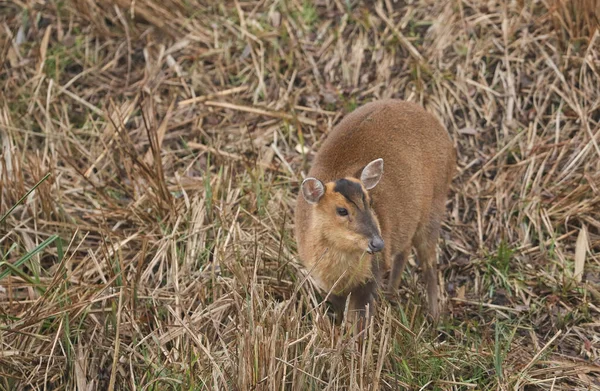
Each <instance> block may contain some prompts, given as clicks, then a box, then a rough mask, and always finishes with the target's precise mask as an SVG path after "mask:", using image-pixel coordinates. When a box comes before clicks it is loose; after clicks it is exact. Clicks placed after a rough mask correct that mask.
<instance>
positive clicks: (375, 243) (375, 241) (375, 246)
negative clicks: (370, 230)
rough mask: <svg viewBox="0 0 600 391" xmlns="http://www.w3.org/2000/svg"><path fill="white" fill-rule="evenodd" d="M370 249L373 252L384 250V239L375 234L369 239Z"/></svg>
mask: <svg viewBox="0 0 600 391" xmlns="http://www.w3.org/2000/svg"><path fill="white" fill-rule="evenodd" d="M369 250H371V252H372V253H376V252H379V251H381V250H383V239H381V237H379V236H374V237H373V238H372V239H371V240H369Z"/></svg>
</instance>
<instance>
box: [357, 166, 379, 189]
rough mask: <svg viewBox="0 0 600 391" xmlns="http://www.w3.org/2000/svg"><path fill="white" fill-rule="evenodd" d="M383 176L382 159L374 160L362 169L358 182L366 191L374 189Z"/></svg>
mask: <svg viewBox="0 0 600 391" xmlns="http://www.w3.org/2000/svg"><path fill="white" fill-rule="evenodd" d="M382 175H383V159H381V158H380V159H375V160H373V161H372V162H371V163H369V164H367V165H366V166H365V168H363V171H362V174H360V181H361V182H362V183H363V185H364V186H365V188H366V189H367V190H371V189H372V188H374V187H375V186H376V185H377V184H378V183H379V180H380V179H381V176H382Z"/></svg>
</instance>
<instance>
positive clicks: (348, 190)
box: [333, 179, 366, 209]
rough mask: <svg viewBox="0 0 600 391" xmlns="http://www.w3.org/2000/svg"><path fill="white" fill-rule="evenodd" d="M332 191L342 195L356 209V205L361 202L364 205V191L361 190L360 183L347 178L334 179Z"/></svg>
mask: <svg viewBox="0 0 600 391" xmlns="http://www.w3.org/2000/svg"><path fill="white" fill-rule="evenodd" d="M333 191H335V192H338V193H340V194H341V195H343V196H344V197H345V198H346V199H347V200H348V201H350V202H351V203H353V204H354V206H356V207H357V208H358V209H360V208H359V207H358V205H359V204H360V203H361V202H360V201H362V204H363V205H365V206H366V203H365V199H366V198H365V193H364V192H363V189H362V186H361V185H360V183H356V182H353V181H349V180H348V179H338V180H337V181H335V186H334V188H333Z"/></svg>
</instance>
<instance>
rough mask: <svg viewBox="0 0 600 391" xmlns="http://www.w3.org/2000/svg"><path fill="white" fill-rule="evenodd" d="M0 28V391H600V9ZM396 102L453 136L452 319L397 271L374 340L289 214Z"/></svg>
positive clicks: (31, 23) (100, 15) (313, 5)
mask: <svg viewBox="0 0 600 391" xmlns="http://www.w3.org/2000/svg"><path fill="white" fill-rule="evenodd" d="M0 9H1V10H2V11H1V13H0V31H1V33H0V137H1V138H0V144H1V148H2V157H1V158H0V216H3V217H0V218H1V219H2V221H0V257H1V259H0V388H1V389H4V390H24V389H27V390H29V389H31V390H51V389H52V390H63V389H64V390H70V389H79V390H113V389H140V390H169V389H175V390H196V389H235V390H253V389H263V390H275V389H282V390H283V389H294V390H295V389H352V390H355V389H365V390H366V389H369V390H371V389H372V390H375V389H411V390H418V389H438V390H470V389H474V390H475V389H477V390H483V389H485V390H508V389H518V390H521V389H523V390H537V389H541V390H590V389H595V390H598V389H600V380H599V377H600V317H599V315H600V308H599V307H600V287H599V286H598V282H599V281H600V257H599V254H600V147H599V144H600V75H599V72H600V31H599V29H598V12H599V11H598V1H595V0H591V1H589V0H580V1H574V2H567V1H564V0H542V1H524V0H522V1H517V2H500V3H497V2H493V1H492V2H478V1H470V0H457V1H451V2H444V1H429V0H416V1H407V2H402V1H394V0H385V1H370V2H364V4H363V2H359V1H356V0H348V1H345V0H344V1H342V0H320V1H316V2H311V1H302V0H261V1H254V0H252V1H241V0H239V1H237V0H236V1H227V2H212V1H200V0H162V1H149V0H136V1H133V2H131V1H129V0H101V1H97V2H96V1H93V0H56V1H35V0H19V1H17V0H14V1H8V2H7V1H1V0H0ZM384 97H399V98H403V99H407V100H411V101H416V102H419V103H421V104H423V105H424V106H425V107H426V108H427V109H428V110H430V111H431V112H432V113H435V114H436V115H437V116H438V117H439V118H440V119H441V120H442V121H443V123H445V125H446V126H447V128H448V130H449V131H450V133H451V134H452V136H453V139H454V140H455V142H456V146H457V149H458V153H459V166H460V170H459V173H458V174H457V177H456V179H455V181H454V184H453V188H452V194H451V197H450V199H449V202H448V218H447V224H446V225H445V226H444V235H443V236H444V237H443V238H442V240H440V249H441V250H440V262H441V263H442V269H441V270H442V271H441V272H442V273H443V275H444V277H445V280H446V286H445V288H446V289H445V290H446V292H447V296H448V303H447V309H448V313H447V317H446V319H445V320H444V321H443V322H442V323H441V324H440V325H439V326H438V327H437V328H434V327H432V326H431V325H430V324H429V323H428V322H427V321H426V320H424V318H423V315H422V313H423V311H422V307H423V295H422V294H421V293H420V292H421V290H422V287H421V285H420V284H419V283H418V280H417V279H416V278H415V277H413V276H414V273H412V274H410V273H407V274H406V275H405V276H404V282H403V288H402V297H403V298H404V299H403V301H402V303H401V304H400V305H399V306H392V305H390V304H389V303H386V302H384V303H383V304H382V305H381V306H379V309H378V311H379V312H378V314H377V317H376V322H375V323H374V324H373V325H372V326H371V328H370V329H368V330H367V335H366V338H365V339H364V340H363V344H362V345H358V344H357V342H356V340H355V339H354V336H353V335H352V333H350V332H349V328H348V326H347V325H342V327H335V326H334V325H333V324H332V321H331V319H330V317H329V316H328V315H327V313H326V308H325V306H324V305H323V304H322V300H323V298H324V295H323V294H322V293H320V292H317V291H316V290H315V288H314V287H313V286H312V285H311V282H310V280H307V279H306V278H305V274H304V272H303V271H302V269H301V268H300V267H299V265H298V261H297V259H296V256H295V254H296V253H295V243H294V239H293V236H292V224H293V216H292V210H293V209H292V206H293V203H294V199H295V194H296V193H297V190H298V182H299V180H300V179H301V178H302V172H305V171H306V167H307V165H306V164H307V163H309V162H310V160H311V158H312V157H313V156H314V152H315V151H316V150H317V149H318V147H319V144H320V142H321V141H322V140H323V138H324V137H325V136H326V134H327V131H328V130H330V129H331V127H332V126H334V125H335V124H336V123H337V122H338V121H339V120H340V118H341V117H342V116H343V115H344V114H345V113H347V112H349V111H351V110H353V109H354V108H355V107H356V106H357V105H360V104H362V103H364V102H368V101H371V100H374V99H380V98H384ZM47 174H49V176H47V177H45V176H46V175H47ZM43 178H46V179H45V180H42V179H43ZM38 182H40V183H39V185H37V186H36V184H37V183H38ZM32 189H34V191H33V192H31V193H30V194H29V195H28V196H27V197H25V199H24V200H23V202H22V203H19V202H18V201H19V199H20V198H21V197H23V196H24V195H25V194H26V193H27V192H28V191H29V190H32ZM13 206H16V208H14V210H12V211H10V213H8V214H7V215H6V216H4V214H5V213H7V212H9V210H10V209H11V208H12V207H13ZM415 268H416V266H414V263H413V267H411V268H410V269H411V271H414V270H415ZM575 270H577V271H579V270H582V272H581V273H578V274H576V273H575Z"/></svg>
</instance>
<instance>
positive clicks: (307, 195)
mask: <svg viewBox="0 0 600 391" xmlns="http://www.w3.org/2000/svg"><path fill="white" fill-rule="evenodd" d="M301 188H302V196H303V197H304V199H305V200H306V202H308V203H309V204H316V203H318V202H319V200H320V199H321V197H323V194H325V186H323V182H321V181H320V180H318V179H316V178H306V179H305V180H304V181H303V182H302V186H301Z"/></svg>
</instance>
